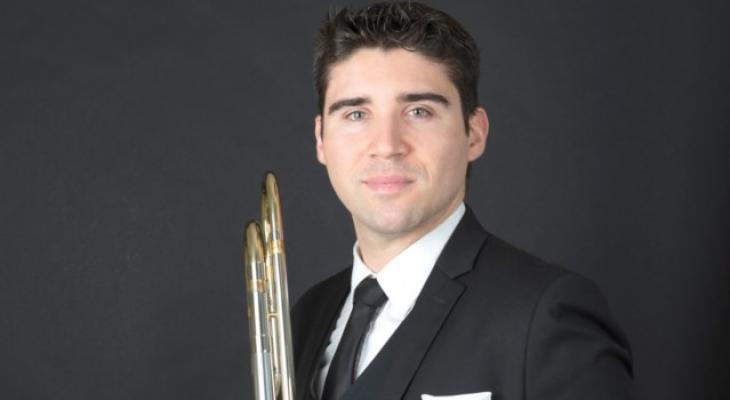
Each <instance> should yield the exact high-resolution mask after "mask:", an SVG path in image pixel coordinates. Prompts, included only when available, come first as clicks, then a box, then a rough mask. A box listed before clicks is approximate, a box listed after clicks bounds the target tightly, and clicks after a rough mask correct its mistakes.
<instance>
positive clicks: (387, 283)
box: [350, 203, 466, 320]
mask: <svg viewBox="0 0 730 400" xmlns="http://www.w3.org/2000/svg"><path fill="white" fill-rule="evenodd" d="M465 210H466V207H465V206H464V203H461V205H459V207H458V208H457V209H456V210H454V212H453V213H451V215H450V216H449V217H448V218H446V220H444V221H443V222H442V223H441V224H440V225H439V226H437V227H436V228H434V229H433V230H432V231H430V232H429V233H427V234H426V235H424V236H423V237H421V238H420V239H418V240H417V241H416V242H414V243H413V244H411V245H410V246H408V247H407V248H406V249H405V250H403V251H402V252H401V253H400V254H398V255H397V256H395V257H394V258H393V259H392V260H390V261H389V262H388V263H387V264H386V265H385V266H384V267H383V269H381V270H380V272H378V273H377V274H375V273H373V272H372V271H370V269H369V268H368V267H367V266H366V265H365V263H364V262H363V261H362V258H360V252H359V251H358V245H357V242H355V245H354V246H353V249H352V257H353V263H352V278H351V279H352V280H351V282H350V288H351V289H350V292H351V293H352V291H354V290H355V288H356V287H357V285H358V284H360V282H361V281H362V280H363V279H365V278H367V277H369V276H374V277H375V278H377V279H378V283H379V284H380V287H381V288H382V289H383V291H384V292H385V294H386V296H388V303H389V305H390V307H389V310H390V311H389V312H390V313H391V315H392V316H393V317H395V318H399V319H401V320H402V319H404V318H405V317H406V315H408V313H409V312H410V311H411V308H413V305H414V304H415V303H416V298H417V297H418V294H419V293H421V289H423V285H424V284H425V283H426V279H428V276H429V275H430V274H431V271H432V270H433V267H434V265H435V264H436V259H437V258H438V256H439V255H440V254H441V251H442V250H443V248H444V246H445V245H446V242H447V241H448V240H449V237H451V234H452V233H453V232H454V229H456V225H458V224H459V221H460V220H461V217H463V216H464V212H465Z"/></svg>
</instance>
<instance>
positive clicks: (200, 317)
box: [0, 0, 730, 399]
mask: <svg viewBox="0 0 730 400" xmlns="http://www.w3.org/2000/svg"><path fill="white" fill-rule="evenodd" d="M329 4H331V3H329V2H327V1H318V2H312V1H294V2H284V1H270V2H267V3H266V4H260V5H255V4H254V3H252V2H244V1H241V0H238V1H215V2H214V1H168V2H161V1H157V2H150V1H138V2H128V1H118V0H114V1H83V0H70V1H63V2H58V1H46V2H31V1H28V2H20V1H17V2H10V3H8V2H3V3H2V5H1V6H0V46H2V47H1V49H2V52H1V53H0V54H1V55H0V57H2V63H1V64H0V113H1V114H0V135H1V136H0V156H1V159H0V182H1V183H2V184H1V186H0V221H1V222H0V224H1V225H0V243H2V244H1V247H0V249H1V251H0V268H1V269H0V397H2V398H3V399H172V398H176V399H245V398H250V397H251V394H250V387H249V385H250V378H249V377H248V373H249V372H248V369H247V365H248V358H247V357H248V350H247V341H248V339H247V331H246V319H245V302H244V293H243V288H244V285H243V281H242V269H241V265H240V258H239V257H240V253H239V251H240V239H241V231H242V227H243V224H244V222H245V221H246V220H248V219H250V218H254V217H257V213H258V212H257V209H258V187H259V182H260V178H261V175H262V173H263V172H264V171H265V170H267V169H273V170H275V171H277V172H278V174H279V177H280V181H281V185H282V195H283V206H284V213H285V214H284V216H285V223H286V229H287V231H286V232H287V239H288V242H287V250H288V255H289V260H290V275H289V278H290V285H291V292H292V297H293V298H297V297H298V296H299V295H300V294H301V293H303V291H304V290H305V289H306V288H307V287H309V286H311V285H312V284H313V283H314V282H316V281H318V280H320V279H321V278H323V277H325V276H327V275H329V274H331V273H333V272H335V271H337V270H339V269H340V268H343V267H345V266H346V265H347V264H348V263H349V261H350V255H351V245H352V242H353V234H352V228H351V226H350V221H349V218H348V215H347V214H346V212H345V210H344V209H343V208H342V206H341V205H340V204H339V203H338V201H337V199H336V198H335V196H334V195H333V193H332V191H331V189H330V188H329V183H328V181H327V178H326V174H325V172H324V170H323V168H322V167H321V166H319V165H318V164H317V163H316V160H315V158H314V147H313V136H312V118H313V115H314V112H315V111H316V110H315V106H314V103H315V101H314V95H313V91H312V85H311V76H310V65H311V60H310V58H311V55H310V53H311V47H312V42H313V35H314V31H315V29H316V26H317V25H318V23H319V21H320V20H321V18H322V17H323V15H324V14H325V12H326V10H327V9H328V7H329ZM433 4H435V5H437V6H441V7H443V8H444V9H445V10H446V11H448V12H449V13H451V14H452V15H454V16H455V17H456V18H457V19H459V20H461V21H462V22H463V23H464V24H465V26H466V27H467V28H468V29H469V30H470V31H471V32H472V33H473V35H474V36H475V38H476V39H477V41H478V42H479V43H480V46H481V48H482V52H483V60H484V62H483V80H482V82H481V86H480V91H481V94H480V95H481V101H482V103H483V104H484V105H485V107H486V108H487V110H488V112H489V115H490V117H491V121H492V130H491V134H490V137H489V143H488V150H487V152H486V155H485V157H484V158H483V159H482V160H480V161H479V162H478V163H476V165H475V166H474V170H473V177H472V183H471V193H470V195H469V200H468V201H469V203H470V204H471V206H472V207H473V208H474V209H475V211H476V213H477V214H478V215H479V217H480V218H481V219H482V221H483V223H484V224H485V225H486V226H487V227H488V229H490V230H491V231H492V232H493V233H495V234H497V235H500V236H502V237H504V238H505V239H507V240H509V241H511V242H513V243H514V244H516V245H518V246H520V247H522V248H524V249H526V250H528V251H530V252H533V253H535V254H537V255H539V256H541V257H543V258H545V259H547V260H549V261H553V262H559V263H562V264H564V265H566V266H568V267H570V268H572V269H574V270H576V271H579V272H580V273H583V274H585V275H587V276H589V277H590V278H592V279H594V280H596V281H597V282H598V283H599V285H600V286H601V287H602V288H603V289H604V292H605V294H606V296H607V298H608V300H609V302H610V304H611V306H612V308H613V310H614V313H615V315H616V318H617V319H618V320H619V321H620V322H621V323H622V325H623V326H624V328H625V330H626V332H627V334H628V336H629V337H630V340H631V343H632V345H633V349H634V355H635V367H636V381H637V386H638V393H639V395H640V398H645V399H720V398H727V395H726V393H727V391H728V389H727V379H728V378H730V373H729V367H728V365H729V364H730V362H728V359H730V346H729V345H728V339H727V338H728V336H730V307H729V306H728V305H729V304H730V293H729V292H728V289H730V287H729V286H730V285H729V283H730V276H729V275H730V274H729V272H728V268H727V267H728V260H729V259H730V250H729V243H728V233H727V232H728V228H730V224H729V222H730V220H729V218H728V217H729V216H728V214H729V213H728V205H729V203H730V184H729V183H730V179H729V175H730V174H729V172H730V168H729V167H730V165H729V164H730V161H729V159H728V156H729V155H730V154H729V152H728V150H730V141H729V140H728V136H727V134H728V133H729V132H728V127H729V126H730V124H729V122H730V121H729V119H730V109H729V107H730V95H729V94H728V93H729V90H730V79H729V78H728V72H729V70H730V68H729V67H730V54H729V47H730V46H728V30H729V29H728V22H727V21H728V20H729V18H728V11H729V10H728V8H729V7H728V5H727V4H728V3H727V2H722V1H714V2H706V1H692V2H690V1H656V2H649V1H644V2H633V1H604V2H578V1H562V2H544V1H506V0H504V1H485V2H446V1H439V2H433Z"/></svg>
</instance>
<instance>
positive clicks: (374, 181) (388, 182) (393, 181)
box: [362, 175, 413, 194]
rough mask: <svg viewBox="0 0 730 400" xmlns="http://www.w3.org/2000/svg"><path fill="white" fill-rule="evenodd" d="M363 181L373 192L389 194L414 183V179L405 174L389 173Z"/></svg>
mask: <svg viewBox="0 0 730 400" xmlns="http://www.w3.org/2000/svg"><path fill="white" fill-rule="evenodd" d="M362 182H363V183H364V184H365V186H367V187H368V188H369V189H370V190H372V191H373V192H376V193H384V194H388V193H397V192H400V191H402V190H405V189H406V188H408V187H409V186H410V185H411V184H412V183H413V179H411V178H408V177H405V176H399V175H389V176H374V177H371V178H367V179H365V180H363V181H362Z"/></svg>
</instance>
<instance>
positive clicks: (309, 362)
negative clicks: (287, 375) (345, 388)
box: [296, 268, 351, 400]
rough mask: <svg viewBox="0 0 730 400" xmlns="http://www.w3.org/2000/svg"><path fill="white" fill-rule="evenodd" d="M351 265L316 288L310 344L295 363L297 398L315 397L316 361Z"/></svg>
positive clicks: (347, 285) (344, 291)
mask: <svg viewBox="0 0 730 400" xmlns="http://www.w3.org/2000/svg"><path fill="white" fill-rule="evenodd" d="M350 275H351V268H350V269H347V270H345V271H343V272H341V273H339V274H337V275H335V276H334V277H332V278H331V280H330V282H327V285H326V286H325V287H323V288H321V290H320V291H319V292H320V293H321V295H320V296H319V298H318V299H316V304H317V307H315V308H313V309H312V310H311V317H310V319H309V323H308V325H309V326H311V328H310V329H309V331H310V334H309V335H308V337H309V344H311V345H310V346H306V347H305V348H304V349H303V350H302V355H301V362H297V365H298V369H297V374H296V377H297V382H296V384H297V386H296V391H297V395H296V398H297V399H298V400H307V399H315V398H316V396H315V395H314V393H315V392H314V383H315V382H314V380H315V379H316V372H318V371H319V361H320V357H321V355H322V353H323V352H324V348H325V346H326V345H327V340H328V339H329V337H330V334H331V332H332V329H333V326H334V323H335V320H336V318H337V315H338V312H339V310H340V307H341V306H342V302H343V301H344V300H345V298H346V296H347V294H348V293H349V291H350Z"/></svg>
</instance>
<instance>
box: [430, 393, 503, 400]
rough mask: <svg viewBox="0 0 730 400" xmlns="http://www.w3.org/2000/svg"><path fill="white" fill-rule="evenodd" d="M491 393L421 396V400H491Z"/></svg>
mask: <svg viewBox="0 0 730 400" xmlns="http://www.w3.org/2000/svg"><path fill="white" fill-rule="evenodd" d="M491 398H492V392H478V393H462V394H452V395H448V396H433V395H430V394H422V395H421V400H491Z"/></svg>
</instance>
